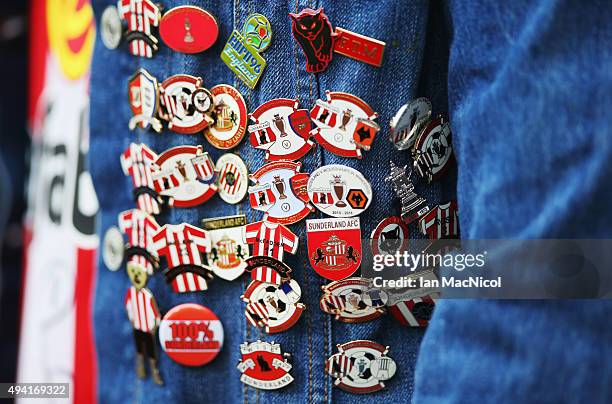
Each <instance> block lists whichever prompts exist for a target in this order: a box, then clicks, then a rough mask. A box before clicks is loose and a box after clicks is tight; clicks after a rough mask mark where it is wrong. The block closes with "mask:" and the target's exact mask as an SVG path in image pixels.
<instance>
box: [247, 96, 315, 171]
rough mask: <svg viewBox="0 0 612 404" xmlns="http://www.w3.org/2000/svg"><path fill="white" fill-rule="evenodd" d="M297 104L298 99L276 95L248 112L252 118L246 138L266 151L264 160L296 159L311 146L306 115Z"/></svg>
mask: <svg viewBox="0 0 612 404" xmlns="http://www.w3.org/2000/svg"><path fill="white" fill-rule="evenodd" d="M298 105H299V101H298V100H292V99H288V98H276V99H273V100H270V101H268V102H265V103H263V104H262V105H260V106H259V107H258V108H257V109H256V110H255V111H253V112H252V113H251V114H250V115H249V118H250V119H251V120H252V121H253V122H255V123H254V124H253V125H249V127H248V131H249V140H250V142H251V145H252V146H253V147H255V148H257V149H262V150H265V151H266V155H265V159H266V161H276V160H298V159H300V158H302V157H304V155H306V153H308V151H309V150H310V149H312V148H313V147H314V142H313V141H312V140H311V139H310V131H311V130H312V121H311V120H310V115H309V114H308V110H306V109H299V108H298Z"/></svg>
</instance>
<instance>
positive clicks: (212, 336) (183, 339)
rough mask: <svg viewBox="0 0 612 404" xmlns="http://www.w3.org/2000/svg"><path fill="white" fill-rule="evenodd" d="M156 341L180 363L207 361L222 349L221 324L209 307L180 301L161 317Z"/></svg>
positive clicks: (195, 364) (200, 364)
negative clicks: (180, 302)
mask: <svg viewBox="0 0 612 404" xmlns="http://www.w3.org/2000/svg"><path fill="white" fill-rule="evenodd" d="M159 343H160V345H161V347H162V349H163V350H164V351H165V352H166V354H168V356H169V357H170V358H171V359H172V360H173V361H175V362H177V363H180V364H181V365H185V366H202V365H206V364H207V363H209V362H211V361H212V360H213V359H215V358H216V357H217V355H218V354H219V352H221V348H222V347H223V325H222V324H221V321H220V320H219V317H217V315H216V314H215V313H213V311H212V310H210V309H209V308H208V307H204V306H201V305H199V304H195V303H184V304H179V305H178V306H175V307H173V308H172V309H170V310H169V311H168V312H167V313H166V315H165V316H164V318H163V319H162V321H161V323H160V325H159Z"/></svg>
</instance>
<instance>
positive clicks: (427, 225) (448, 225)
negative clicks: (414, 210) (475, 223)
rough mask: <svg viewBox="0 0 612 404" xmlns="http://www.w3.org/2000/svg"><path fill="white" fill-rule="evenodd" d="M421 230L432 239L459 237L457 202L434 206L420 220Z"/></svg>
mask: <svg viewBox="0 0 612 404" xmlns="http://www.w3.org/2000/svg"><path fill="white" fill-rule="evenodd" d="M419 230H421V233H423V235H426V236H427V238H428V239H430V240H439V239H448V238H459V213H458V209H457V202H456V201H449V202H447V203H444V204H441V205H437V206H434V207H433V208H432V209H431V210H430V211H429V212H428V213H427V214H426V215H425V216H423V217H422V218H421V219H420V220H419Z"/></svg>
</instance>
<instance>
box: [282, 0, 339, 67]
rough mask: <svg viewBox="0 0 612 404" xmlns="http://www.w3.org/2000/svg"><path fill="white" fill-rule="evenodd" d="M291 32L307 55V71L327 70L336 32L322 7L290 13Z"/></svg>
mask: <svg viewBox="0 0 612 404" xmlns="http://www.w3.org/2000/svg"><path fill="white" fill-rule="evenodd" d="M289 16H290V17H291V32H292V33H293V37H294V38H295V40H296V41H297V43H298V44H299V45H300V47H301V48H302V51H303V52H304V56H306V71H307V72H309V73H321V72H323V71H325V70H327V67H328V66H329V63H330V62H331V60H332V57H333V50H334V43H335V41H336V39H337V38H338V34H336V33H334V30H333V29H332V26H331V23H330V22H329V19H328V18H327V16H326V15H325V12H324V10H323V9H322V8H319V9H317V10H312V9H310V8H305V9H304V10H302V11H300V12H299V13H298V14H293V13H289Z"/></svg>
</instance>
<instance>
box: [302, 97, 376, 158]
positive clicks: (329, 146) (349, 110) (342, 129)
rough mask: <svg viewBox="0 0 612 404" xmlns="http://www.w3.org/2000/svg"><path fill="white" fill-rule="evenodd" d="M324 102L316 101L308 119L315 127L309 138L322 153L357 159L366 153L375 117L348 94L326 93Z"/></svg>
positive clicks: (371, 140)
mask: <svg viewBox="0 0 612 404" xmlns="http://www.w3.org/2000/svg"><path fill="white" fill-rule="evenodd" d="M325 94H326V95H327V100H326V101H323V100H317V101H316V103H315V106H314V107H313V108H312V110H311V111H310V116H311V117H312V120H313V122H314V124H315V125H316V126H317V127H316V128H315V129H314V130H313V131H312V132H311V135H312V136H313V137H314V138H315V139H316V141H317V142H318V143H319V144H320V145H321V146H323V147H324V148H325V149H326V150H328V151H330V152H332V153H334V154H337V155H338V156H342V157H356V158H361V157H362V153H361V150H362V149H363V150H366V151H367V150H370V147H371V146H372V142H373V141H374V137H375V136H376V134H377V133H378V131H379V130H380V126H378V124H377V123H376V122H374V119H376V118H377V117H378V113H376V112H374V110H373V109H372V107H370V106H369V105H368V104H366V102H365V101H363V100H362V99H361V98H359V97H356V96H354V95H352V94H347V93H339V92H331V91H327V92H326V93H325Z"/></svg>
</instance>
